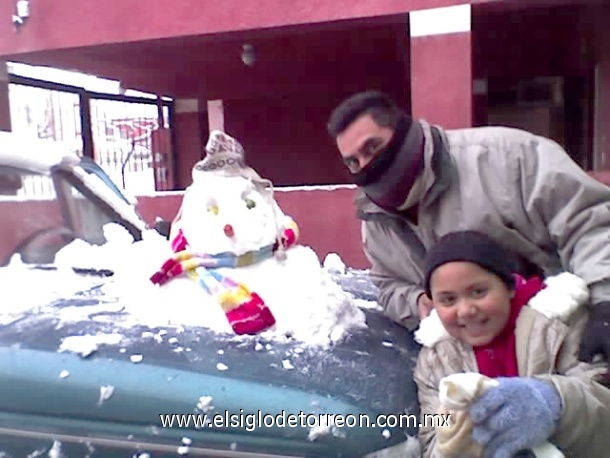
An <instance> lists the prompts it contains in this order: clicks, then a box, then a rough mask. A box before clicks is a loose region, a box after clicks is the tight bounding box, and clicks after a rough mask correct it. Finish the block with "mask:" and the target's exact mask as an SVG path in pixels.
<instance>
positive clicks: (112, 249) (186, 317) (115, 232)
mask: <svg viewBox="0 0 610 458" xmlns="http://www.w3.org/2000/svg"><path fill="white" fill-rule="evenodd" d="M104 234H105V237H106V239H107V240H108V242H107V243H106V244H105V245H102V246H94V245H89V244H88V243H86V242H84V241H82V240H75V241H74V242H72V243H71V244H69V245H67V246H66V247H64V248H63V249H62V250H61V251H60V252H59V253H58V254H57V256H56V262H55V265H54V267H55V269H56V270H54V271H44V270H39V269H32V268H31V267H28V266H25V265H24V264H22V263H21V262H20V260H19V259H17V258H15V259H13V262H11V263H10V265H9V266H7V267H6V268H2V269H0V280H1V281H2V283H3V284H5V285H10V286H11V287H12V288H14V289H15V291H14V292H15V294H11V295H7V296H5V297H13V298H16V299H15V300H12V301H10V302H9V303H8V304H6V305H4V306H3V310H2V311H1V312H0V324H7V323H10V322H11V321H13V320H16V319H18V318H19V317H20V316H22V315H23V314H24V313H47V314H49V313H50V314H54V315H55V316H56V317H57V318H58V319H59V321H60V323H69V322H75V321H78V320H85V319H93V320H96V319H97V318H95V316H99V317H100V318H99V319H100V320H103V319H106V320H107V319H108V318H107V317H106V318H104V316H105V315H104V312H115V314H114V315H113V318H112V320H113V324H114V325H115V326H118V327H120V326H124V327H131V326H134V325H147V326H150V327H155V326H157V327H159V326H171V327H174V328H179V327H183V326H189V327H203V328H207V329H210V330H212V331H214V332H217V333H221V334H227V335H232V336H233V337H236V338H243V339H249V338H251V336H235V335H234V333H233V331H232V329H231V327H230V325H229V323H228V321H227V318H226V316H225V314H224V312H223V310H222V309H221V307H220V305H218V304H217V303H216V302H215V300H214V299H213V298H212V297H210V296H209V295H207V294H206V293H205V291H203V289H202V288H201V287H200V286H199V285H198V284H197V283H195V282H194V281H192V280H190V279H188V278H176V279H173V280H171V281H170V282H169V283H167V284H166V285H164V286H161V287H160V286H157V285H154V284H152V283H151V282H150V276H151V275H152V274H153V273H154V272H155V271H156V270H157V269H158V268H159V267H160V266H161V265H162V264H163V262H164V261H165V260H166V259H168V258H169V257H171V254H172V252H171V248H170V246H169V243H168V241H167V240H166V239H165V238H163V237H161V236H160V235H159V234H158V233H157V232H155V231H145V232H144V233H143V238H142V240H141V241H138V242H135V243H134V242H133V238H132V236H131V235H130V234H129V233H128V232H127V231H126V230H125V229H124V228H123V227H122V226H120V225H117V224H112V223H111V224H108V225H106V226H105V227H104ZM287 255H288V256H287V259H286V260H285V261H283V262H280V261H277V260H276V259H275V258H271V259H267V260H264V261H262V262H260V263H258V264H255V265H251V266H248V267H241V268H238V269H219V271H222V272H223V273H224V274H226V275H229V276H231V278H232V279H234V280H236V281H239V282H242V283H244V284H246V285H247V286H248V288H249V289H251V290H254V291H256V292H257V293H258V294H259V295H261V297H263V299H264V300H265V302H266V303H267V305H268V306H269V308H270V309H271V311H272V313H273V314H274V316H275V318H276V325H275V326H274V327H272V328H271V329H269V330H267V331H265V332H263V333H261V334H259V336H261V337H263V338H265V339H269V340H284V341H285V340H286V339H287V338H290V339H295V340H297V341H300V342H301V343H303V344H304V345H311V346H321V347H325V346H328V345H331V344H333V343H336V342H339V341H341V340H342V339H343V338H345V337H346V336H347V335H348V334H349V333H350V332H351V331H353V330H357V329H362V328H365V327H366V320H365V315H364V313H363V311H362V309H361V308H360V307H359V306H360V305H363V304H362V303H361V302H360V303H357V302H356V300H355V299H354V298H353V297H352V296H351V295H350V294H348V293H346V292H345V291H344V290H342V289H341V287H340V286H339V285H338V284H337V283H335V282H334V281H333V279H332V278H331V276H330V275H329V274H328V273H327V272H326V271H325V270H324V269H322V268H321V267H320V263H319V260H318V257H317V255H316V254H315V252H314V251H313V250H311V248H309V247H305V246H296V247H293V248H291V249H289V250H288V252H287ZM74 268H80V269H92V270H98V271H99V270H103V271H112V272H114V275H113V276H111V277H108V278H100V277H99V276H90V275H84V276H83V275H77V274H75V273H74V270H73V269H74ZM32 285H36V287H35V288H33V287H32ZM93 287H97V288H99V290H100V292H101V293H103V294H101V295H102V296H103V297H104V300H100V301H99V303H97V304H96V303H94V304H91V305H88V306H82V305H78V306H73V307H70V306H65V305H62V307H56V308H50V307H48V306H46V307H41V306H43V305H45V304H49V303H51V302H53V301H57V300H59V299H64V298H69V297H71V296H72V295H74V294H75V293H76V292H78V291H83V290H87V289H91V288H93ZM109 298H112V300H109ZM365 305H366V304H365ZM92 316H93V318H92ZM87 345H89V346H90V345H91V343H90V341H89V342H88V343H87V344H85V347H87Z"/></svg>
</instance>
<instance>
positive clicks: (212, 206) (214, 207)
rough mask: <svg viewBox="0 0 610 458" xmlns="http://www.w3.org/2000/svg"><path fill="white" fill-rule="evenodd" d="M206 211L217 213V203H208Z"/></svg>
mask: <svg viewBox="0 0 610 458" xmlns="http://www.w3.org/2000/svg"><path fill="white" fill-rule="evenodd" d="M208 211H209V212H210V213H214V214H215V215H218V205H208Z"/></svg>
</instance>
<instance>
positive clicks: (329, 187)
mask: <svg viewBox="0 0 610 458" xmlns="http://www.w3.org/2000/svg"><path fill="white" fill-rule="evenodd" d="M356 188H357V186H356V185H355V184H325V185H303V186H281V187H274V188H273V192H292V191H336V190H338V189H356ZM182 195H184V189H182V190H179V191H151V192H149V193H139V194H138V195H137V196H136V197H137V198H139V197H165V196H182Z"/></svg>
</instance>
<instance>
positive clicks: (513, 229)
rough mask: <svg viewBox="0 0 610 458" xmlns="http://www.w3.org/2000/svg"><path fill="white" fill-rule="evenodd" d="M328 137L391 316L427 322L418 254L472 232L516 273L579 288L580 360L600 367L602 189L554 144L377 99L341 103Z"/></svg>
mask: <svg viewBox="0 0 610 458" xmlns="http://www.w3.org/2000/svg"><path fill="white" fill-rule="evenodd" d="M328 131H329V133H330V135H331V136H332V137H333V139H334V140H335V142H336V145H337V147H338V149H339V152H340V153H341V156H342V158H343V162H344V164H345V165H346V166H347V168H348V170H349V172H350V173H351V178H352V180H353V182H354V183H355V184H356V185H358V186H359V188H360V189H359V193H358V197H357V199H356V207H357V210H358V215H359V218H360V219H362V220H363V227H362V237H363V244H364V249H365V252H366V255H367V257H368V258H369V260H370V261H371V264H372V268H371V276H372V279H373V281H374V282H375V284H376V285H377V286H378V287H379V299H378V300H379V302H380V304H381V305H382V306H383V308H384V310H385V313H386V314H387V315H388V316H389V317H390V318H392V319H393V320H394V321H396V322H398V323H400V324H402V325H403V326H405V327H407V328H409V329H413V328H415V327H416V326H417V324H418V322H419V320H420V319H421V318H423V317H425V316H427V315H428V314H429V312H430V310H431V302H430V299H429V298H428V297H427V296H426V294H425V293H424V289H423V286H422V281H423V274H424V266H423V259H424V257H425V254H426V251H427V250H428V249H429V248H430V247H432V246H433V245H434V244H435V243H436V241H437V240H438V239H439V238H440V237H442V236H443V235H445V234H447V233H449V232H453V231H457V230H476V231H480V232H484V233H486V234H487V235H488V236H490V237H491V238H493V239H495V240H496V241H498V242H499V243H502V244H503V245H504V246H506V247H507V248H508V249H511V250H513V251H514V252H515V253H517V254H518V255H520V256H521V258H522V261H523V262H522V264H523V265H522V267H523V268H522V269H521V271H524V270H528V267H532V266H533V267H535V268H537V269H539V271H541V272H543V273H544V274H546V275H551V274H556V273H558V272H560V271H563V270H567V271H569V272H572V273H574V274H575V275H578V276H580V277H581V278H583V279H584V280H585V281H586V283H587V285H588V286H589V288H590V293H591V303H592V307H593V310H592V314H591V318H590V320H589V322H588V324H587V330H586V332H585V337H584V338H583V341H582V343H581V346H580V354H579V357H580V359H581V360H583V361H591V360H592V359H593V357H594V356H595V355H597V354H601V355H602V356H603V357H604V358H605V359H606V361H608V360H610V188H608V187H606V186H604V185H602V184H601V183H599V182H597V181H595V180H594V179H593V178H591V177H589V176H588V175H587V174H586V173H585V172H584V171H583V170H582V169H581V168H579V167H578V166H577V165H576V164H575V163H574V162H573V161H572V160H571V159H570V157H569V156H568V155H567V153H566V152H565V151H564V150H563V149H562V148H561V147H560V146H559V145H558V144H556V143H555V142H553V141H552V140H549V139H547V138H543V137H539V136H535V135H533V134H530V133H528V132H524V131H521V130H517V129H510V128H503V127H480V128H471V129H461V130H453V131H450V130H447V131H445V130H443V129H441V128H439V127H433V126H430V125H428V124H427V123H426V122H425V121H423V120H419V121H417V120H413V119H412V118H411V117H409V116H408V115H406V114H405V113H404V112H403V111H401V110H400V109H398V108H397V106H396V105H395V103H394V102H393V101H392V100H391V99H390V98H388V97H387V96H386V95H384V94H382V93H379V92H364V93H359V94H355V95H353V96H351V97H349V98H348V99H346V100H345V101H343V102H342V103H341V104H340V105H339V106H338V107H337V108H335V110H334V111H333V113H332V114H331V116H330V119H329V122H328ZM528 273H531V269H530V270H529V272H528Z"/></svg>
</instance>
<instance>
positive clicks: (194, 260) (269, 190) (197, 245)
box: [151, 131, 366, 341]
mask: <svg viewBox="0 0 610 458" xmlns="http://www.w3.org/2000/svg"><path fill="white" fill-rule="evenodd" d="M206 152H207V155H206V157H205V159H203V160H202V161H200V162H198V163H197V164H196V165H195V166H194V168H193V172H192V178H193V182H192V184H191V186H189V188H188V189H187V190H186V192H185V195H184V197H183V200H182V205H181V208H180V210H179V212H178V215H177V216H176V218H175V219H174V221H173V222H172V229H171V233H170V241H171V246H172V251H173V256H171V257H170V258H169V259H168V260H167V261H166V262H164V263H163V264H162V266H161V267H160V269H159V270H158V271H157V272H155V273H154V275H152V277H151V281H152V282H153V283H154V284H157V285H162V286H161V287H162V288H171V287H172V280H173V279H176V278H182V279H184V278H188V279H190V281H192V282H194V283H197V284H198V285H199V286H200V293H201V294H203V295H205V296H207V297H208V298H213V299H214V301H215V302H216V303H217V305H218V306H219V307H221V309H222V311H223V312H224V314H225V315H226V318H227V320H228V323H229V324H230V326H231V328H232V330H233V331H234V332H235V333H236V334H239V335H242V334H250V335H253V334H261V333H263V335H264V333H265V332H272V331H278V330H279V331H281V332H283V333H285V334H286V335H289V336H293V337H296V338H300V339H301V340H308V339H311V337H312V335H317V336H318V337H320V338H321V339H322V340H324V339H327V340H330V341H337V340H339V339H340V338H342V337H343V336H344V334H345V333H346V331H347V329H349V328H353V327H366V324H365V319H364V313H363V312H362V311H361V310H360V309H359V308H358V307H356V306H355V305H354V304H353V303H352V301H351V299H350V298H349V297H348V296H347V295H346V294H344V293H343V291H341V289H340V288H339V286H338V285H336V284H335V283H334V282H333V281H332V280H331V279H330V278H329V277H328V276H327V274H326V273H325V272H324V271H323V269H322V268H321V266H320V263H319V260H318V257H317V255H316V254H315V252H313V250H311V248H309V247H304V246H300V245H298V244H297V241H298V238H299V228H298V226H297V224H296V222H295V221H294V220H293V219H292V218H290V217H289V216H288V215H286V214H284V212H283V211H282V209H281V208H280V207H279V205H278V204H277V202H276V201H275V199H274V197H273V186H272V183H271V182H270V181H269V180H266V179H264V178H262V177H261V176H260V175H259V174H258V173H257V172H256V171H255V170H254V169H252V168H251V167H249V166H248V165H247V164H246V162H245V158H244V150H243V147H242V146H241V145H240V144H239V142H238V141H237V140H235V139H234V138H232V137H230V136H229V135H227V134H226V133H224V132H220V131H212V132H211V133H210V138H209V140H208V143H207V145H206ZM321 317H322V318H324V319H323V320H320V318H321ZM320 321H322V322H320Z"/></svg>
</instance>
